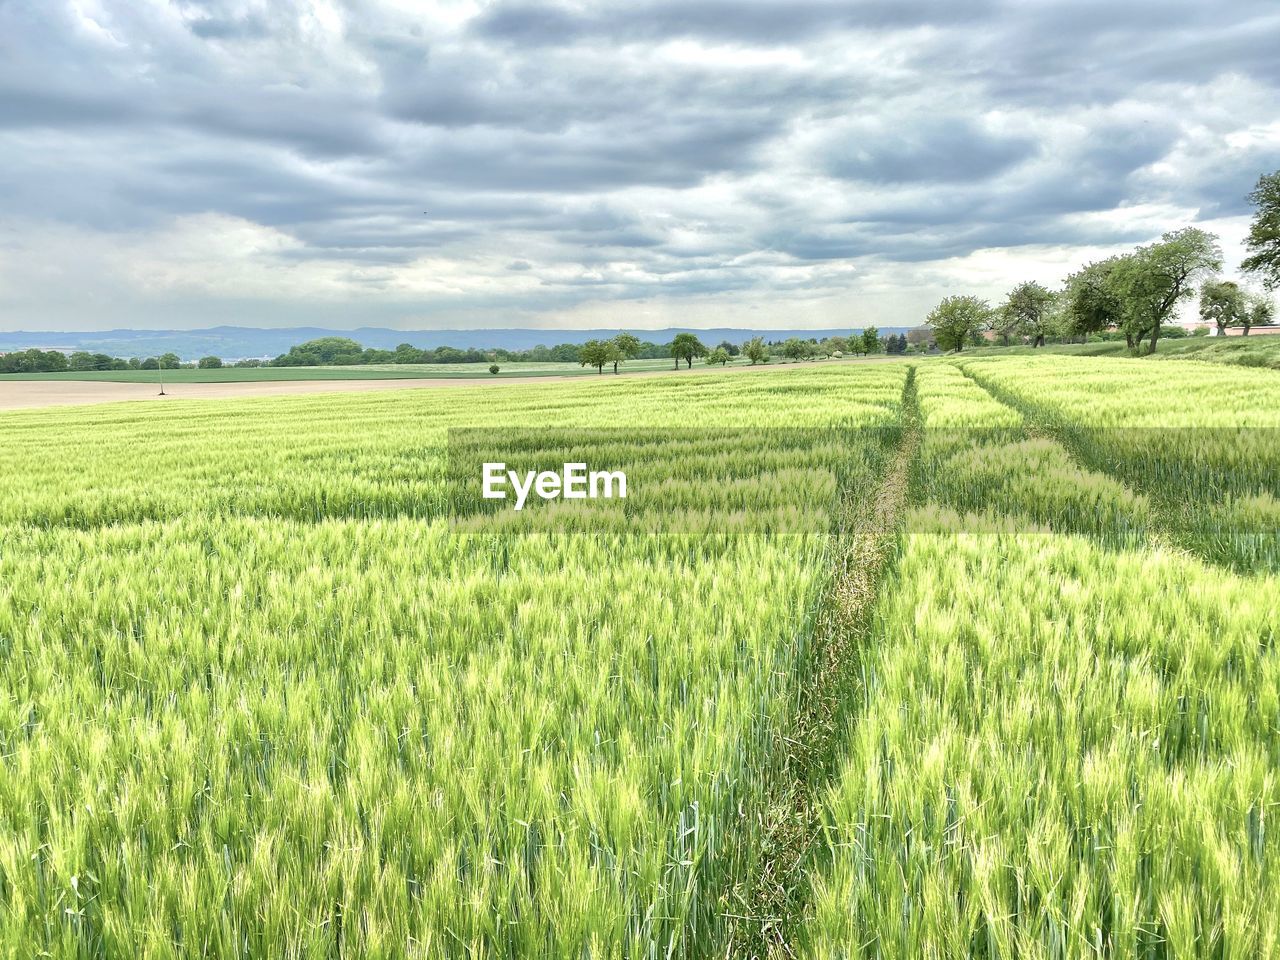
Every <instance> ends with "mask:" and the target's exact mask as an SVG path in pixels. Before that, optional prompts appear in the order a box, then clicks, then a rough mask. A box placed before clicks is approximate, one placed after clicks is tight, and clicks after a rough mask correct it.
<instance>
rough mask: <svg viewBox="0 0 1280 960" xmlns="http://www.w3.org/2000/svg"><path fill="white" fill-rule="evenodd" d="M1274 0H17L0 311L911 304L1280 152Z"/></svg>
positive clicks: (1151, 222)
mask: <svg viewBox="0 0 1280 960" xmlns="http://www.w3.org/2000/svg"><path fill="white" fill-rule="evenodd" d="M1277 50H1280V4H1277V3H1276V2H1275V0H1230V2H1229V3H1228V2H1213V0H1159V2H1155V0H835V2H828V0H786V2H756V0H734V2H729V0H707V2H703V0H639V2H633V3H622V2H616V0H615V2H581V0H575V2H550V0H547V2H536V0H535V2H520V3H512V2H473V0H457V2H455V0H440V2H435V3H425V2H413V0H172V2H165V0H0V329H29V330H39V329H46V330H48V329H68V330H83V329H94V328H104V327H114V326H133V327H154V328H159V327H177V328H182V327H200V326H209V325H213V324H219V323H235V324H244V325H250V326H294V325H299V324H314V325H325V326H334V327H355V326H361V325H375V326H391V327H403V328H431V327H492V326H532V327H539V326H540V327H585V326H629V327H633V328H652V327H664V326H672V325H689V326H739V327H758V328H768V327H834V326H846V325H847V326H854V327H857V326H861V325H863V324H865V323H878V324H880V325H882V326H888V325H897V324H914V323H917V322H919V321H920V319H921V317H922V315H923V314H924V312H926V311H927V310H928V308H929V307H930V306H931V305H932V304H933V303H934V302H935V301H936V300H937V299H938V298H939V297H941V296H942V295H944V294H946V293H949V292H973V293H979V294H981V295H984V296H987V297H991V298H993V299H995V298H998V297H999V296H1000V295H1001V294H1002V293H1003V291H1004V290H1006V289H1007V288H1008V287H1009V286H1010V285H1012V284H1013V283H1014V282H1016V281H1019V280H1022V279H1039V280H1042V281H1044V282H1050V283H1052V282H1056V281H1058V280H1059V279H1060V278H1061V277H1062V276H1063V275H1064V274H1065V273H1067V272H1069V271H1070V270H1071V269H1073V268H1074V267H1076V266H1078V265H1080V264H1081V263H1083V262H1085V261H1087V260H1089V259H1093V258H1095V257H1097V256H1100V255H1105V254H1107V253H1110V252H1112V251H1113V250H1116V249H1122V248H1125V247H1128V246H1131V245H1133V244H1135V243H1139V242H1146V241H1149V240H1151V239H1153V238H1154V237H1156V236H1158V235H1159V234H1160V233H1161V232H1162V231H1163V230H1166V229H1171V228H1176V227H1179V226H1184V225H1186V224H1188V223H1193V222H1194V223H1199V224H1201V225H1206V226H1208V227H1209V228H1210V229H1213V230H1215V231H1217V232H1218V233H1219V234H1220V235H1221V236H1222V239H1223V244H1224V248H1225V251H1226V255H1227V262H1228V267H1229V268H1234V266H1235V265H1236V264H1237V263H1238V262H1239V259H1240V257H1241V256H1242V253H1241V250H1240V240H1241V238H1242V236H1243V234H1244V231H1245V229H1246V227H1247V222H1248V206H1247V204H1246V202H1245V199H1244V197H1245V195H1246V194H1247V193H1248V192H1249V190H1250V189H1251V187H1252V185H1253V183H1254V182H1255V181H1256V179H1257V177H1258V176H1259V175H1260V174H1261V173H1264V172H1268V171H1271V170H1275V169H1277V168H1280V89H1278V88H1280V57H1278V56H1277Z"/></svg>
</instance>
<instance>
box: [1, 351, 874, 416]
mask: <svg viewBox="0 0 1280 960" xmlns="http://www.w3.org/2000/svg"><path fill="white" fill-rule="evenodd" d="M894 359H896V358H890V357H865V358H858V359H846V360H815V361H810V362H806V363H789V364H765V365H762V366H755V367H752V366H741V367H724V368H721V369H717V370H707V369H705V368H703V369H702V370H698V369H697V368H694V370H693V371H692V372H693V373H703V374H706V373H711V374H715V375H717V376H719V375H721V374H744V373H763V372H766V371H767V372H772V373H781V372H784V371H788V370H804V369H808V368H809V367H814V366H825V365H827V364H831V363H843V364H849V363H883V362H886V361H891V360H894ZM690 372H691V371H689V370H688V369H685V368H682V369H681V371H680V373H684V374H688V373H690ZM678 375H679V374H677V373H676V371H674V370H641V371H636V372H635V373H627V374H623V375H621V376H618V377H614V376H612V375H611V374H605V375H603V376H591V375H590V374H547V375H542V376H529V377H522V376H511V377H484V378H480V377H474V378H473V377H435V378H429V377H423V378H412V379H410V378H404V379H400V378H388V379H380V380H256V381H241V382H236V383H167V384H165V388H164V390H165V396H164V397H160V396H158V387H157V385H156V384H154V383H114V382H107V381H98V380H0V410H21V409H31V408H35V407H61V406H81V405H84V404H95V403H116V402H119V401H125V400H135V401H136V400H150V401H154V402H157V403H161V402H164V401H165V400H169V399H173V400H231V399H234V398H237V397H274V396H283V395H288V394H298V393H364V392H367V391H370V390H410V389H421V388H437V387H498V386H503V385H510V384H522V383H523V384H528V383H554V382H563V381H565V380H578V381H581V382H582V383H601V384H604V383H616V382H618V381H619V380H626V379H629V378H632V377H667V376H678Z"/></svg>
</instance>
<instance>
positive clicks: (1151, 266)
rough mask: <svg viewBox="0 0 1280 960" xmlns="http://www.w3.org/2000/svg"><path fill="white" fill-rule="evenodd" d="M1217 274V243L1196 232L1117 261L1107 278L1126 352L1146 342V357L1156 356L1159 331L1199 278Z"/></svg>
mask: <svg viewBox="0 0 1280 960" xmlns="http://www.w3.org/2000/svg"><path fill="white" fill-rule="evenodd" d="M1221 269H1222V250H1221V248H1219V246H1218V238H1217V237H1216V236H1214V235H1213V234H1212V233H1207V232H1205V231H1204V230H1201V229H1199V228H1198V227H1184V228H1183V229H1181V230H1175V231H1173V232H1171V233H1166V234H1165V235H1164V236H1162V237H1161V238H1160V240H1159V241H1158V242H1156V243H1153V244H1151V245H1149V246H1146V247H1139V248H1138V249H1137V250H1135V251H1134V252H1133V253H1132V254H1130V255H1129V256H1127V257H1123V258H1121V259H1120V261H1119V262H1118V265H1117V266H1116V267H1115V269H1114V270H1113V274H1112V277H1113V283H1114V284H1115V291H1116V293H1117V294H1118V295H1119V297H1120V299H1121V301H1122V303H1123V308H1122V311H1121V317H1120V329H1121V330H1122V331H1123V332H1124V335H1125V341H1126V342H1127V343H1128V344H1129V346H1130V348H1131V349H1134V348H1136V347H1138V346H1140V345H1141V343H1142V341H1143V340H1146V339H1147V338H1150V339H1149V342H1148V346H1147V353H1155V352H1156V342H1157V341H1158V340H1159V339H1160V328H1161V326H1163V325H1164V324H1166V323H1168V322H1169V321H1170V320H1171V319H1172V318H1173V315H1174V312H1175V311H1176V310H1177V308H1178V304H1179V303H1181V302H1182V301H1183V300H1185V299H1187V298H1188V297H1191V296H1194V295H1195V285H1196V282H1197V281H1198V280H1199V279H1200V278H1201V277H1202V276H1203V275H1204V274H1206V273H1211V272H1213V271H1215V270H1221Z"/></svg>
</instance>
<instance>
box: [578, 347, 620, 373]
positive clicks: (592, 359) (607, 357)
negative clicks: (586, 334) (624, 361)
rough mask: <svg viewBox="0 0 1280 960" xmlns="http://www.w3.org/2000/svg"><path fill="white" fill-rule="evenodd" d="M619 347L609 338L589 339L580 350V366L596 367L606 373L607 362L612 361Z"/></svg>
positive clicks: (598, 370)
mask: <svg viewBox="0 0 1280 960" xmlns="http://www.w3.org/2000/svg"><path fill="white" fill-rule="evenodd" d="M616 350H617V348H616V347H614V346H613V344H611V343H610V342H609V341H608V340H588V341H587V342H586V343H584V344H583V345H582V346H581V348H579V350H578V366H580V367H595V368H596V372H597V373H601V374H602V373H604V368H605V364H607V363H610V362H612V360H613V358H614V356H615V352H616Z"/></svg>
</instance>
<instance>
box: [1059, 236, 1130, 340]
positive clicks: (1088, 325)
mask: <svg viewBox="0 0 1280 960" xmlns="http://www.w3.org/2000/svg"><path fill="white" fill-rule="evenodd" d="M1124 259H1125V258H1124V257H1110V258H1108V259H1106V260H1099V261H1097V262H1095V263H1091V264H1089V265H1088V266H1086V267H1085V268H1084V269H1082V270H1080V271H1078V272H1076V273H1073V274H1072V275H1071V276H1069V277H1068V278H1067V287H1066V292H1065V294H1064V296H1065V299H1066V309H1065V313H1066V318H1065V319H1066V325H1067V329H1068V330H1069V331H1070V333H1071V334H1073V335H1078V336H1088V335H1089V334H1091V333H1101V332H1102V331H1104V330H1108V329H1110V328H1111V327H1119V326H1120V323H1121V321H1122V320H1123V318H1124V301H1123V300H1122V299H1121V296H1120V291H1119V284H1118V283H1117V276H1118V270H1119V267H1120V264H1121V262H1122V261H1123V260H1124ZM1129 346H1130V347H1132V346H1133V342H1132V340H1131V341H1130V343H1129Z"/></svg>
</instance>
